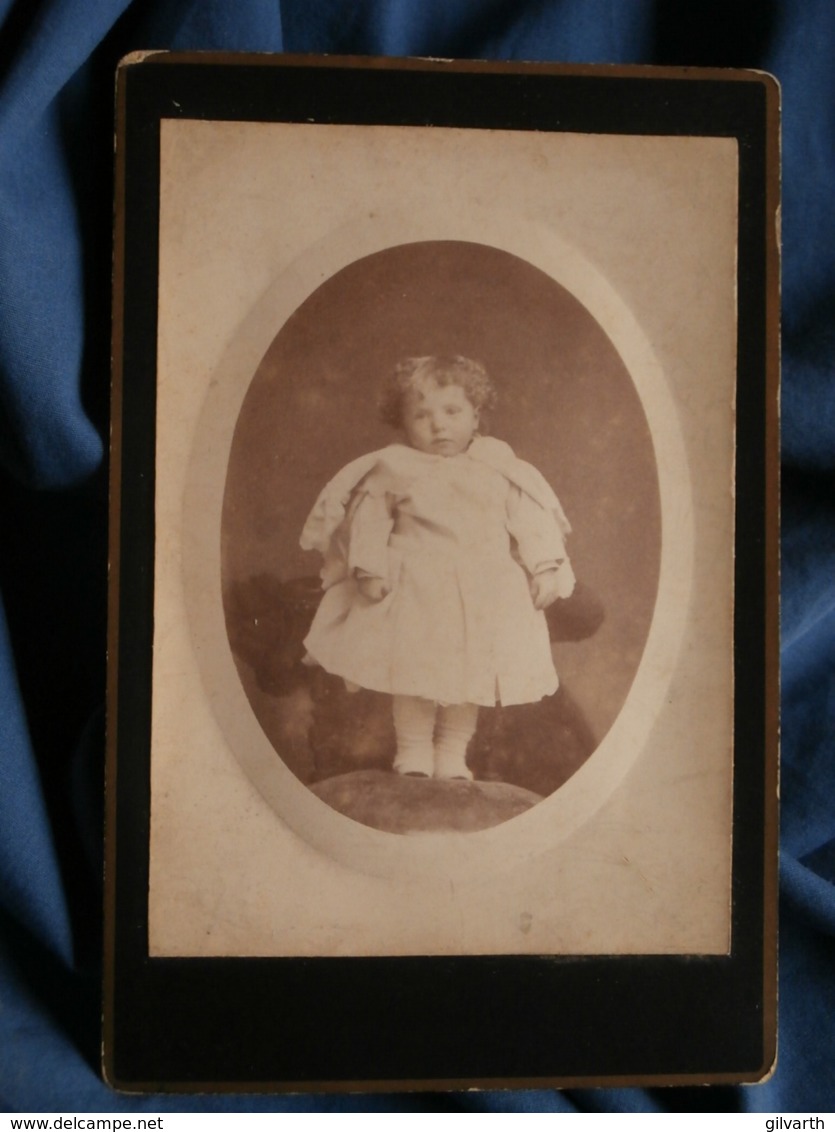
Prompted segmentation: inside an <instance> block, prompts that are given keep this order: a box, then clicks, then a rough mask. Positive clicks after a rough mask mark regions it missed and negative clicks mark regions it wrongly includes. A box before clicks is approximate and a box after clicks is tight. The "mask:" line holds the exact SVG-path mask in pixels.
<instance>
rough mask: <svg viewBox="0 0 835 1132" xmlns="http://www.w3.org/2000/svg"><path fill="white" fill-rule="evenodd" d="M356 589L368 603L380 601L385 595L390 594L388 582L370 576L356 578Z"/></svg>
mask: <svg viewBox="0 0 835 1132" xmlns="http://www.w3.org/2000/svg"><path fill="white" fill-rule="evenodd" d="M357 588H358V589H359V591H360V593H361V594H362V596H363V597H364V598H366V599H367V600H368V601H382V600H383V598H384V597H385V596H386V594H390V593H391V586H390V585H389V584H388V582H386V581H383V579H382V578H374V577H371V576H368V577H360V578H357Z"/></svg>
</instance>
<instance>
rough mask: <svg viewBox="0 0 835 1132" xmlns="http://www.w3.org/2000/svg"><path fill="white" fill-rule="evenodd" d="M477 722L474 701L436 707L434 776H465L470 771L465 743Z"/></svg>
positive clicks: (476, 709) (476, 708)
mask: <svg viewBox="0 0 835 1132" xmlns="http://www.w3.org/2000/svg"><path fill="white" fill-rule="evenodd" d="M477 722H478V707H477V705H476V704H448V705H447V706H446V707H439V708H438V723H437V726H436V728H435V777H436V778H466V779H468V780H470V781H472V777H473V772H472V771H471V770H470V768H469V767H468V766H467V746H468V745H469V742H470V739H472V737H473V735H474V733H475V728H476V723H477Z"/></svg>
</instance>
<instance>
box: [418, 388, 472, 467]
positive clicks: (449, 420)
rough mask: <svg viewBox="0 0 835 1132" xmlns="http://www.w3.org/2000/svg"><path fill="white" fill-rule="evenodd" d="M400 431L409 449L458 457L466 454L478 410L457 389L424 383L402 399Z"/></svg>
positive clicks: (461, 391) (461, 390)
mask: <svg viewBox="0 0 835 1132" xmlns="http://www.w3.org/2000/svg"><path fill="white" fill-rule="evenodd" d="M403 428H404V429H405V432H406V437H407V438H408V441H409V444H410V445H411V446H412V448H417V449H418V451H420V452H429V453H431V454H432V455H434V456H457V455H458V454H459V452H464V451H466V449H467V448H468V447H469V445H470V441H471V440H472V438H473V434H474V433H475V430H476V429H477V428H478V409H476V408H475V407H474V406H473V405H472V404H471V402H470V401H469V399H468V398H467V394H466V393H465V392H464V390H463V389H462V388H461V386H460V385H438V384H436V382H434V381H431V380H429V381H425V382H422V383H421V384H420V386H418V387H417V388H415V389H410V390H409V391H408V393H407V394H406V396H405V397H404V399H403Z"/></svg>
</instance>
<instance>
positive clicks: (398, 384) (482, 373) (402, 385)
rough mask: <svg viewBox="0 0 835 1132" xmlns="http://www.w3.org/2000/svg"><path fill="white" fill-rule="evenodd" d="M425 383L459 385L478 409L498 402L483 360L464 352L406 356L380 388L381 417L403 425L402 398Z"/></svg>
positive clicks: (490, 406) (396, 425) (379, 404)
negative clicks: (463, 353) (417, 356)
mask: <svg viewBox="0 0 835 1132" xmlns="http://www.w3.org/2000/svg"><path fill="white" fill-rule="evenodd" d="M426 382H434V383H435V384H436V385H441V386H443V385H458V386H460V388H461V389H463V390H464V393H465V394H466V396H467V400H468V401H469V402H470V404H471V405H472V406H473V408H474V409H478V410H479V412H481V411H484V410H487V411H489V410H490V409H492V408H493V406H494V405H495V403H496V389H495V386H494V385H493V382H492V381H491V380H490V378H489V376H488V374H487V370H486V369H485V368H484V366H483V365H482V364H481V363H480V362H475V361H473V360H472V358H465V357H463V356H462V355H461V354H446V355H445V354H440V355H433V354H429V355H427V356H426V357H422V358H404V359H403V361H401V362H398V363H397V365H396V366H395V367H394V369H393V370H392V371H391V373H389V374H388V376H387V377H386V379H385V381H384V383H383V386H382V389H381V390H380V398H379V401H378V407H379V410H380V418H381V419H382V420H383V421H385V423H386V424H389V425H391V426H392V428H402V426H403V398H404V397H405V395H406V394H407V393H408V392H409V390H411V389H418V388H420V386H421V385H423V384H424V383H426Z"/></svg>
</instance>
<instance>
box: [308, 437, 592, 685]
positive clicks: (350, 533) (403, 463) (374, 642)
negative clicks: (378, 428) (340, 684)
mask: <svg viewBox="0 0 835 1132" xmlns="http://www.w3.org/2000/svg"><path fill="white" fill-rule="evenodd" d="M569 529H570V528H569V526H568V522H567V520H566V519H565V515H564V514H563V511H562V508H561V507H560V505H559V502H558V501H557V498H556V496H555V495H554V493H553V492H552V491H551V489H550V487H549V486H548V484H547V483H546V481H545V480H544V479H543V477H542V476H541V475H540V473H539V472H538V471H537V470H536V469H535V468H533V467H532V466H531V465H530V464H526V463H524V462H523V461H521V460H518V459H517V458H516V456H515V455H514V454H513V451H512V449H511V448H510V447H509V445H507V444H505V443H504V442H503V441H500V440H495V439H493V438H491V437H477V438H476V439H474V440H473V441H472V443H471V444H470V447H469V448H468V449H467V451H466V452H463V453H461V454H459V455H457V456H436V455H432V454H427V453H424V452H420V451H418V450H417V449H414V448H409V447H406V446H405V445H402V444H393V445H390V446H389V447H388V448H384V449H381V450H380V451H378V452H373V453H370V454H369V455H368V456H363V457H361V458H360V459H359V460H355V461H353V463H351V464H349V465H348V466H347V467H346V468H343V469H342V471H341V472H339V473H338V475H337V476H335V477H334V479H333V480H331V481H330V483H329V484H328V485H327V487H326V488H325V489H324V491H323V492H322V493H321V495H320V496H319V499H318V501H317V503H316V506H315V507H314V508H313V511H312V512H311V514H310V517H309V518H308V520H307V523H306V524H305V528H304V531H303V532H302V538H301V545H302V546H303V547H304V548H305V549H317V550H319V551H321V553H322V554H323V555H324V558H325V566H324V569H323V571H322V578H323V582H324V585H325V593H324V596H323V598H322V601H321V604H320V606H319V609H318V611H317V613H316V616H315V618H314V621H313V624H312V626H311V629H310V633H309V634H308V636H307V638H306V640H305V642H304V643H305V646H306V648H307V651H308V654H309V656H310V657H311V658H312V659H313V660H314V661H316V662H317V663H318V664H320V665H321V666H322V667H323V668H324V669H325V670H326V671H327V672H331V673H333V674H334V675H337V676H342V677H343V678H345V679H346V680H348V681H350V682H352V683H354V684H358V685H359V686H360V687H362V688H370V689H373V690H375V691H378V692H389V693H394V694H402V695H412V696H421V697H424V698H425V699H429V700H436V701H438V702H439V703H445V704H456V703H471V704H487V705H491V706H492V705H494V704H497V703H501V704H520V703H532V702H534V701H536V700H539V699H541V698H542V697H543V696H548V695H551V694H552V693H553V692H555V691H556V689H557V686H558V683H559V681H558V679H557V674H556V671H555V669H554V664H553V660H552V657H551V648H550V641H549V638H548V629H547V625H546V622H545V615H544V613H542V612H541V611H538V610H536V609H535V608H534V605H533V600H532V598H531V593H530V584H529V577H530V576H532V575H534V574H536V573H538V572H540V571H541V570H543V569H547V568H549V567H553V566H555V565H558V564H562V565H561V566H560V571H559V575H558V577H559V579H560V582H561V592H562V594H563V596H567V595H568V594H569V593H570V592H571V589H572V588H573V585H574V577H573V574H572V573H571V566H570V564H569V563H568V561H567V558H566V552H565V544H564V540H563V535H564V534H565V533H567V532H568V530H569ZM358 574H359V575H360V576H363V575H365V576H368V575H370V576H373V577H379V578H383V579H385V580H386V581H387V582H388V583H389V584H390V585H391V587H392V589H391V592H390V593H389V594H388V595H387V596H386V597H385V598H384V599H383V600H382V601H379V602H373V601H369V600H368V599H367V598H365V597H363V595H362V594H361V593H360V591H359V588H358V586H357V580H356V579H357V575H358Z"/></svg>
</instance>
